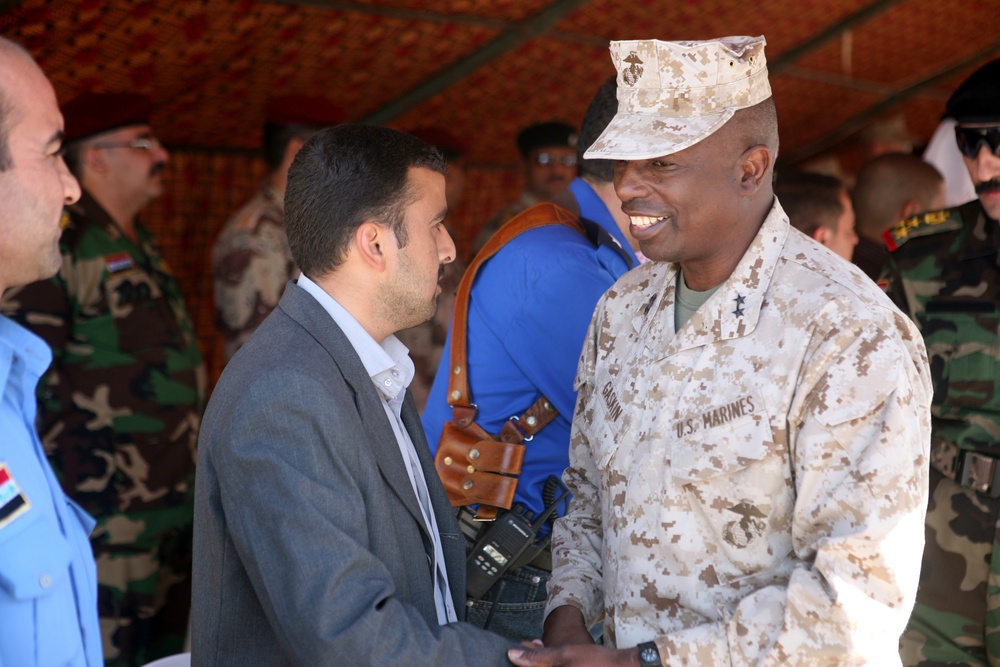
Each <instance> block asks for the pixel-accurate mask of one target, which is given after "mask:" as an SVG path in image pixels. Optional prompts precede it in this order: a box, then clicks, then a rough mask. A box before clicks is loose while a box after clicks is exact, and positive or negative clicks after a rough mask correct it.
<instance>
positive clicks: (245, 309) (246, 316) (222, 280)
mask: <svg viewBox="0 0 1000 667" xmlns="http://www.w3.org/2000/svg"><path fill="white" fill-rule="evenodd" d="M284 223H285V208H284V202H283V201H282V200H281V198H280V197H278V195H277V194H276V193H275V192H274V191H273V190H271V189H270V188H268V187H264V188H262V189H261V190H260V191H259V192H258V193H257V195H256V196H255V197H254V198H253V199H251V200H250V201H249V202H247V204H246V205H245V206H244V207H243V208H242V209H240V210H239V211H238V212H237V213H236V215H234V216H233V217H232V218H231V219H230V220H229V222H227V223H226V225H225V226H224V227H223V228H222V232H221V233H220V234H219V238H218V240H217V241H216V242H215V248H214V250H213V253H212V267H213V273H214V276H215V316H216V323H217V324H218V327H219V330H220V331H221V332H222V337H223V339H224V341H225V355H226V361H229V360H230V359H231V358H232V357H233V355H234V354H236V350H238V349H240V347H241V346H242V345H243V343H245V342H246V340H247V338H249V337H250V334H252V333H253V332H254V331H255V330H256V329H257V327H258V326H260V323H261V322H263V321H264V318H265V317H267V316H268V315H270V314H271V311H272V310H274V307H275V306H277V305H278V300H279V299H280V298H281V295H282V293H283V292H284V291H285V285H286V284H287V283H288V281H289V279H291V278H296V277H298V274H299V271H298V269H297V268H296V266H295V262H294V260H292V253H291V251H290V250H289V249H288V237H287V236H286V235H285V226H284Z"/></svg>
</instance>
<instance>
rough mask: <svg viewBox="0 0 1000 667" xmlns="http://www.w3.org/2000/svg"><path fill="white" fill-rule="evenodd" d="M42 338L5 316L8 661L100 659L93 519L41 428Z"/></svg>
mask: <svg viewBox="0 0 1000 667" xmlns="http://www.w3.org/2000/svg"><path fill="white" fill-rule="evenodd" d="M51 361H52V352H51V351H50V350H49V348H48V346H46V344H45V342H44V341H42V339H41V338H39V337H38V336H36V335H34V334H32V333H31V332H29V331H28V330H26V329H24V328H22V327H21V326H19V325H17V324H15V323H14V322H12V321H11V320H9V319H7V318H6V317H3V316H0V388H2V390H3V395H2V397H0V434H2V437H0V665H2V666H7V665H17V666H18V667H48V666H50V665H51V666H55V665H59V666H70V667H99V666H100V665H102V664H103V662H102V659H101V633H100V627H99V625H98V620H97V571H96V566H95V565H94V556H93V552H92V551H91V548H90V542H89V540H88V538H87V536H88V535H89V534H90V531H91V530H92V529H93V527H94V523H95V522H94V520H93V519H92V518H91V517H90V516H89V515H87V514H86V513H85V512H84V511H83V510H82V509H81V508H80V507H79V506H78V505H77V504H76V503H74V502H73V501H72V500H70V499H69V498H67V497H66V495H65V494H64V493H63V491H62V488H60V486H59V481H58V480H57V479H56V476H55V474H54V473H53V472H52V468H51V467H50V466H49V463H48V460H47V459H46V458H45V452H44V451H43V449H42V444H41V442H39V439H38V435H37V432H36V430H35V411H36V399H35V387H36V386H37V385H38V378H39V377H41V375H42V373H44V372H45V369H46V368H48V366H49V363H51Z"/></svg>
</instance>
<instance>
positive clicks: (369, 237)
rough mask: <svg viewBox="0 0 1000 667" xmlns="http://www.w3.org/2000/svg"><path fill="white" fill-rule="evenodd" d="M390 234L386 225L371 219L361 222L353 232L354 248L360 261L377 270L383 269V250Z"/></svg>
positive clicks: (384, 265) (384, 257)
mask: <svg viewBox="0 0 1000 667" xmlns="http://www.w3.org/2000/svg"><path fill="white" fill-rule="evenodd" d="M390 234H391V232H390V230H389V227H388V226H383V225H380V224H378V223H377V222H375V221H373V220H366V221H365V222H363V223H361V225H360V226H358V228H357V229H356V230H355V232H354V249H355V250H356V251H357V253H358V256H359V257H360V258H361V261H363V262H364V263H365V264H367V265H368V266H371V267H372V268H374V269H375V270H377V271H385V269H386V255H385V250H386V248H387V247H388V242H389V241H390V240H391V239H390V238H389V235H390Z"/></svg>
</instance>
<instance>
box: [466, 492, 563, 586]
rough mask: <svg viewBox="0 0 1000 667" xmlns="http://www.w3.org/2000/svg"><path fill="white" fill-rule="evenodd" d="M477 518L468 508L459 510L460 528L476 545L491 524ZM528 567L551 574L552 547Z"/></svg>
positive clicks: (546, 548)
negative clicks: (480, 533)
mask: <svg viewBox="0 0 1000 667" xmlns="http://www.w3.org/2000/svg"><path fill="white" fill-rule="evenodd" d="M475 516H476V513H475V512H473V511H472V510H471V509H469V508H468V506H462V507H459V508H458V527H459V528H461V529H462V534H463V535H465V536H466V537H467V538H469V539H470V540H471V541H472V544H475V543H476V541H477V540H478V539H479V531H480V529H481V528H482V527H483V525H485V524H489V522H488V521H476V520H475ZM526 565H528V566H530V567H535V568H538V569H539V570H545V571H546V572H551V571H552V547H551V546H546V547H545V548H544V549H542V550H541V551H540V552H539V553H538V555H537V556H535V557H534V558H532V559H531V560H530V561H528V562H527V563H526Z"/></svg>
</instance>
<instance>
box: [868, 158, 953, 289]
mask: <svg viewBox="0 0 1000 667" xmlns="http://www.w3.org/2000/svg"><path fill="white" fill-rule="evenodd" d="M944 198H945V184H944V177H943V176H941V172H939V171H938V170H937V169H935V168H934V166H933V165H930V164H928V163H927V162H924V161H923V160H921V159H920V158H918V157H915V156H913V155H903V154H901V153H890V154H886V155H880V156H878V157H877V158H875V159H874V160H871V161H870V162H868V163H867V164H865V166H864V167H862V168H861V171H859V172H858V179H857V182H856V183H855V186H854V191H853V192H852V193H851V199H852V200H853V203H854V215H855V218H856V220H855V227H856V229H857V231H858V245H857V246H856V247H855V248H854V258H853V259H854V263H855V264H857V265H858V267H859V268H860V269H861V270H862V271H864V272H865V274H867V275H868V277H869V278H871V279H872V280H878V279H879V277H880V276H881V274H882V272H883V271H884V270H885V266H886V264H887V263H888V262H889V251H888V250H886V247H885V239H884V238H883V237H882V235H883V234H885V232H886V231H887V230H888V229H890V228H891V227H895V226H896V225H897V224H899V223H900V222H902V221H903V220H906V219H907V218H909V217H910V216H913V215H916V214H917V213H922V212H924V211H934V210H937V209H940V208H944Z"/></svg>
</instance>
